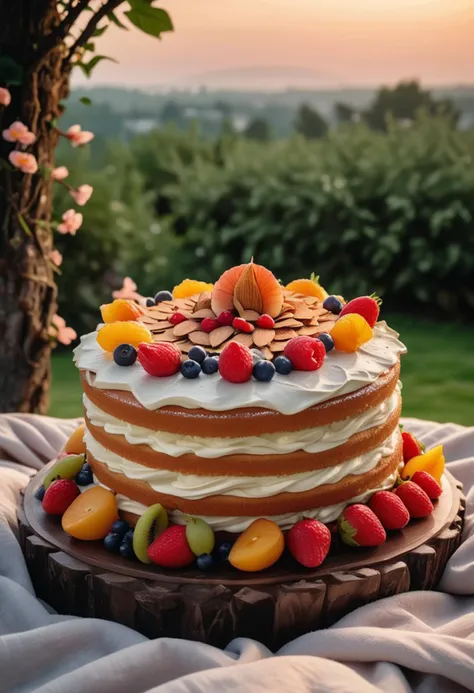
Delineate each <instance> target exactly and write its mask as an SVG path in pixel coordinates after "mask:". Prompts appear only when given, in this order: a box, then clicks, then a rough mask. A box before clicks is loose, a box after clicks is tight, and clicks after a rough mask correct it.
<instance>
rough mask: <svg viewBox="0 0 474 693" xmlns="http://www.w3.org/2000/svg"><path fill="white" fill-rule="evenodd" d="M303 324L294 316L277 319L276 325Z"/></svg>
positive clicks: (298, 325)
mask: <svg viewBox="0 0 474 693" xmlns="http://www.w3.org/2000/svg"><path fill="white" fill-rule="evenodd" d="M302 325H303V323H302V322H300V321H299V320H295V319H294V318H286V319H285V320H279V321H278V324H277V327H301V326H302Z"/></svg>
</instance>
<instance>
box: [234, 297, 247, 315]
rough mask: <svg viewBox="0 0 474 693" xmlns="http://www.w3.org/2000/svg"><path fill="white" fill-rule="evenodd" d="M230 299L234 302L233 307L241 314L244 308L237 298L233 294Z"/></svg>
mask: <svg viewBox="0 0 474 693" xmlns="http://www.w3.org/2000/svg"><path fill="white" fill-rule="evenodd" d="M232 300H233V302H234V307H235V309H236V311H237V313H238V314H239V316H241V315H242V313H245V308H244V307H243V305H242V304H241V303H240V301H239V299H238V298H236V297H235V295H234V298H233V299H232Z"/></svg>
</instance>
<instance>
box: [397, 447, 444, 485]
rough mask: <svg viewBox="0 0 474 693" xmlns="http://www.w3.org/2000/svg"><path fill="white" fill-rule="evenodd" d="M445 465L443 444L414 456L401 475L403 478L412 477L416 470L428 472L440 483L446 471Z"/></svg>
mask: <svg viewBox="0 0 474 693" xmlns="http://www.w3.org/2000/svg"><path fill="white" fill-rule="evenodd" d="M444 465H445V459H444V455H443V446H442V445H437V446H436V447H435V448H431V450H428V452H425V453H424V454H423V455H417V456H416V457H412V459H411V460H409V461H408V462H407V463H406V465H405V466H404V467H403V470H402V473H401V475H400V476H401V478H402V479H411V478H412V477H413V475H414V474H415V472H428V474H431V476H432V477H433V478H434V479H436V481H437V482H438V484H439V483H441V477H442V475H443V472H444Z"/></svg>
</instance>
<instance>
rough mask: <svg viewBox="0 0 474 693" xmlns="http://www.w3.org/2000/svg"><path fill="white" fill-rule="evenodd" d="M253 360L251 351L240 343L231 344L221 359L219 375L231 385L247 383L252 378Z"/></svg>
mask: <svg viewBox="0 0 474 693" xmlns="http://www.w3.org/2000/svg"><path fill="white" fill-rule="evenodd" d="M252 370H253V358H252V352H251V351H250V349H249V348H248V347H246V346H244V345H243V344H239V343H238V342H229V343H228V344H226V345H225V347H224V348H223V349H222V352H221V355H220V357H219V373H220V374H221V376H222V377H223V378H224V380H227V381H228V382H229V383H245V382H246V381H247V380H250V378H251V377H252Z"/></svg>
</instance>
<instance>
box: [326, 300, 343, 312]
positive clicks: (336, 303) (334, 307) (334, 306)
mask: <svg viewBox="0 0 474 693" xmlns="http://www.w3.org/2000/svg"><path fill="white" fill-rule="evenodd" d="M343 307H344V304H343V303H342V301H341V300H340V299H339V298H338V297H337V296H328V297H327V298H326V299H324V301H323V308H325V309H326V310H328V311H329V312H330V313H334V315H339V314H340V312H341V310H342V309H343Z"/></svg>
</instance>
